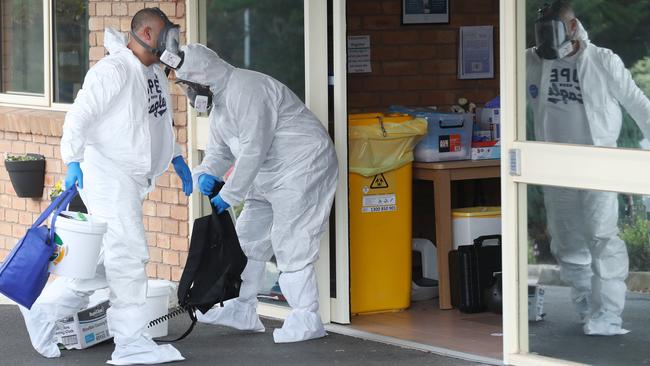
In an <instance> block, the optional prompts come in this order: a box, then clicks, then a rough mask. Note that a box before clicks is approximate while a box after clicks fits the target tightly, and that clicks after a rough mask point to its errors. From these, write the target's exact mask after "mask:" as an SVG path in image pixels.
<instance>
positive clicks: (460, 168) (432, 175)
mask: <svg viewBox="0 0 650 366" xmlns="http://www.w3.org/2000/svg"><path fill="white" fill-rule="evenodd" d="M500 176H501V161H500V160H477V161H473V160H463V161H450V162H439V163H414V164H413V179H416V180H426V181H430V182H433V204H434V208H435V217H436V218H435V224H436V238H435V244H436V248H437V257H438V278H439V286H440V287H439V292H440V309H451V308H452V306H451V288H450V286H449V257H448V253H449V251H451V250H452V247H453V245H452V243H453V241H452V239H453V238H452V221H451V220H452V217H451V182H453V181H457V180H471V179H485V178H499V177H500Z"/></svg>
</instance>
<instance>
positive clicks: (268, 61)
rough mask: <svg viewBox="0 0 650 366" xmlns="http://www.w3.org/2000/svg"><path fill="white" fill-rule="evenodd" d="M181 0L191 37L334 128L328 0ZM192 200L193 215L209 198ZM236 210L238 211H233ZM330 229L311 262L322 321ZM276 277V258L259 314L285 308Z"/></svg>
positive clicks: (197, 141)
mask: <svg viewBox="0 0 650 366" xmlns="http://www.w3.org/2000/svg"><path fill="white" fill-rule="evenodd" d="M186 4H187V9H188V41H189V42H199V43H202V44H205V45H206V46H208V47H209V48H211V49H213V50H214V51H216V52H217V53H218V54H219V55H220V56H221V57H222V58H223V59H224V60H225V61H227V62H229V63H230V64H232V65H234V66H236V67H239V68H246V69H251V70H255V71H259V72H262V73H264V74H267V75H270V76H272V77H274V78H276V79H277V80H279V81H280V82H282V83H284V84H285V85H287V86H288V87H289V88H290V89H291V90H292V91H293V92H294V93H296V95H298V96H299V97H300V98H301V99H303V100H304V101H305V104H306V105H307V106H308V107H309V108H310V109H311V111H312V112H314V113H315V114H316V115H317V116H318V117H319V119H320V120H321V121H323V123H324V124H325V125H326V126H327V127H329V128H330V129H332V128H333V126H334V124H333V123H328V121H330V120H331V119H332V116H331V115H330V113H329V110H328V94H329V93H328V43H327V30H328V28H327V27H328V17H327V16H326V15H327V14H328V8H327V2H326V1H300V0H270V1H263V2H260V1H249V0H240V1H224V0H199V1H197V2H194V1H187V2H186ZM189 113H190V126H189V130H190V131H189V135H190V151H191V159H192V165H196V164H198V163H199V162H200V159H201V158H202V154H203V151H204V149H205V146H206V144H207V136H208V131H209V126H208V118H207V116H204V115H196V114H195V113H194V112H193V111H190V112H189ZM331 132H332V133H331V135H332V137H333V138H334V133H333V131H331ZM337 201H342V200H338V199H337ZM345 202H346V203H347V200H346V201H345ZM191 205H192V209H191V212H192V215H193V217H194V218H196V217H199V216H201V215H203V214H205V213H206V212H209V209H210V208H209V203H208V201H207V199H205V198H200V197H199V196H198V195H195V198H194V200H193V201H192V203H191ZM240 209H241V208H235V209H234V212H235V214H237V213H238V212H239V210H240ZM331 225H334V223H333V222H332V223H331ZM330 233H331V236H332V237H331V238H330V235H326V236H325V237H324V238H323V240H322V243H321V250H320V259H319V261H318V262H317V264H316V270H317V275H318V281H319V293H320V298H321V301H320V304H321V316H322V318H323V321H324V322H329V321H330V314H331V309H330V305H331V302H332V299H331V298H330V296H331V289H332V288H336V286H335V285H334V286H333V285H332V284H331V281H330V277H332V278H333V277H334V276H331V271H330V268H331V267H330V260H331V259H330V252H331V251H330V248H331V247H332V246H333V245H335V235H336V230H330ZM278 276H279V272H278V269H277V266H276V265H275V261H274V258H273V259H271V261H269V262H268V263H267V273H266V280H265V282H264V288H263V289H262V291H261V293H260V300H261V301H262V306H260V313H261V314H263V315H268V316H273V317H279V318H282V317H284V316H286V314H287V311H288V309H287V308H286V302H285V299H284V296H283V295H282V291H281V290H280V287H279V285H278V282H277V279H278ZM346 289H347V288H346Z"/></svg>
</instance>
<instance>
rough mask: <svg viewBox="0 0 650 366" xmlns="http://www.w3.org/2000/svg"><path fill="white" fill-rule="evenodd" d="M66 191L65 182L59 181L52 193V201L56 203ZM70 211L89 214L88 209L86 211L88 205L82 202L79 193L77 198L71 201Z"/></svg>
mask: <svg viewBox="0 0 650 366" xmlns="http://www.w3.org/2000/svg"><path fill="white" fill-rule="evenodd" d="M63 191H64V183H63V180H59V181H58V182H56V184H55V185H54V188H52V190H51V191H50V199H51V200H52V201H54V199H56V198H57V197H59V195H60V194H61V193H63ZM68 210H70V211H75V212H82V213H88V209H86V205H85V204H84V201H82V200H81V196H80V195H79V193H77V195H76V196H74V198H73V199H72V201H70V205H68Z"/></svg>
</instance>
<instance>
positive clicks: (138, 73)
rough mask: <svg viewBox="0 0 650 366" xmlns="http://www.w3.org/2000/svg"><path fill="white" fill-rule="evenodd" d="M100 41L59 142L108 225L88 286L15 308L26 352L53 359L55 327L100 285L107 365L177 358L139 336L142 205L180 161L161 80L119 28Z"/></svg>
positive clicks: (59, 288)
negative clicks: (27, 341)
mask: <svg viewBox="0 0 650 366" xmlns="http://www.w3.org/2000/svg"><path fill="white" fill-rule="evenodd" d="M104 37H105V47H106V49H107V50H108V51H109V53H110V55H109V56H106V57H104V58H103V59H102V60H100V61H99V62H98V63H97V64H96V65H95V66H94V67H92V68H91V69H90V70H89V71H88V74H87V75H86V78H85V80H84V84H83V89H81V90H80V91H79V94H78V96H77V98H76V100H75V102H74V104H73V105H72V107H71V108H70V111H69V112H68V113H67V114H66V117H65V124H64V127H63V137H62V140H61V155H62V158H63V161H64V162H65V163H66V164H67V163H69V162H72V161H79V162H81V168H82V171H83V173H84V182H83V183H84V185H83V189H80V190H79V192H80V194H81V197H82V199H83V201H84V203H85V205H86V206H87V208H88V210H89V213H90V214H92V215H93V216H96V217H98V218H100V219H102V220H104V221H106V222H107V224H108V225H107V227H108V231H107V233H106V234H105V235H104V239H103V246H102V253H101V257H100V263H99V265H98V268H97V274H96V277H95V278H94V279H90V280H80V279H75V280H72V279H66V278H58V279H57V280H56V281H55V283H53V284H51V285H50V286H48V287H46V289H45V290H44V292H43V293H42V294H41V296H40V297H39V298H38V300H37V301H36V303H35V304H34V306H33V307H32V309H31V310H27V309H24V308H23V309H21V310H22V313H23V315H24V317H25V322H26V325H27V330H28V331H29V334H30V338H31V341H32V345H33V346H34V348H35V349H36V350H37V351H38V352H39V353H40V354H41V355H43V356H45V357H59V356H60V352H59V349H58V348H57V346H56V344H55V343H54V342H53V340H54V338H53V335H54V332H55V327H56V325H55V321H56V320H58V319H60V318H62V317H65V316H69V315H72V314H74V313H75V312H77V311H79V310H81V309H83V308H84V307H86V306H87V305H88V297H89V296H90V295H91V294H92V293H93V292H94V291H95V290H98V289H102V288H106V287H108V288H109V289H110V298H109V300H110V305H111V306H110V308H109V309H108V312H107V318H108V328H109V331H110V333H111V334H112V335H113V338H114V342H115V350H114V352H113V354H112V357H111V358H112V359H111V360H110V361H108V363H111V364H114V365H128V364H154V363H162V362H170V361H177V360H183V357H182V356H181V354H180V352H178V351H177V350H176V349H175V348H174V347H172V346H171V345H160V346H159V345H156V343H155V342H154V341H152V340H151V338H150V337H149V336H148V335H146V327H147V325H148V324H147V320H148V318H149V314H147V313H146V308H145V301H146V294H147V275H146V272H145V264H146V262H147V261H148V259H149V253H148V248H147V241H146V237H145V231H144V224H143V219H142V203H143V201H144V199H145V196H146V195H147V193H148V192H149V191H151V190H152V189H153V187H154V184H155V178H156V177H157V176H159V175H160V174H162V173H163V172H164V171H165V170H166V168H167V166H168V165H169V162H170V161H171V159H172V157H173V156H177V155H180V149H179V148H178V146H177V145H176V143H175V136H174V131H173V128H172V118H171V115H172V112H171V108H172V106H171V103H170V101H171V99H170V97H169V92H168V89H167V88H168V84H167V78H166V76H165V74H164V72H163V71H162V69H161V68H160V67H158V65H152V66H150V67H149V68H147V67H146V66H144V65H143V64H142V63H141V62H140V61H139V59H138V58H136V56H135V55H134V54H133V53H132V52H131V50H129V49H128V48H127V47H126V39H125V37H124V36H123V35H122V34H120V33H119V32H117V31H114V30H111V29H107V30H106V32H105V36H104ZM148 73H149V75H151V76H153V75H155V78H156V79H158V82H159V87H160V88H159V89H158V90H159V91H160V93H159V94H158V95H156V98H164V99H165V100H166V101H165V102H163V101H162V100H160V102H159V103H158V108H156V111H155V112H156V113H160V114H159V115H163V113H164V112H166V117H164V119H162V122H161V124H162V125H161V126H159V127H160V128H159V129H157V130H156V131H150V125H149V123H148V112H149V110H150V108H149V103H148V98H151V97H150V96H149V97H148V95H147V88H148V78H147V75H148ZM154 73H155V74H154ZM164 107H166V110H165V109H164ZM152 146H154V148H155V149H156V150H154V152H156V154H155V156H152V155H154V154H153V153H152Z"/></svg>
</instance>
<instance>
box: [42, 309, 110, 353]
mask: <svg viewBox="0 0 650 366" xmlns="http://www.w3.org/2000/svg"><path fill="white" fill-rule="evenodd" d="M109 306H110V305H109V303H108V301H104V302H102V303H100V304H98V305H96V306H93V307H91V308H88V309H85V310H81V311H80V312H78V313H76V314H74V315H72V316H69V317H67V318H63V319H59V321H58V322H57V323H58V324H57V330H56V332H55V334H54V336H55V338H56V342H57V343H59V344H62V345H63V346H65V348H67V349H73V348H74V349H84V348H88V347H90V346H94V345H96V344H98V343H101V342H103V341H106V340H108V339H111V338H113V336H111V335H110V334H109V332H108V323H107V321H106V310H107V309H108V308H109Z"/></svg>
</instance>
